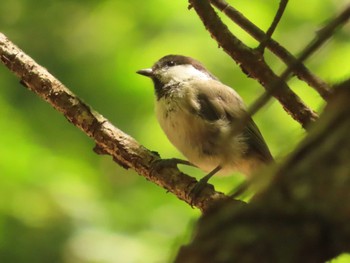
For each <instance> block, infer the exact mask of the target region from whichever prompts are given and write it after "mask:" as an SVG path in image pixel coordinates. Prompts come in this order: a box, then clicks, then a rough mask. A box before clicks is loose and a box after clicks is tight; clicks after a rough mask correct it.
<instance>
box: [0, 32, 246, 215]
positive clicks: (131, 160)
mask: <svg viewBox="0 0 350 263" xmlns="http://www.w3.org/2000/svg"><path fill="white" fill-rule="evenodd" d="M0 59H1V61H2V62H3V64H4V65H5V66H6V67H7V68H9V69H10V70H11V71H12V72H13V73H15V74H16V75H17V77H19V78H20V79H21V83H22V84H23V85H24V86H26V87H27V88H28V89H29V90H31V91H33V92H35V93H36V94H37V95H38V96H39V97H41V98H42V99H44V100H45V101H46V102H48V103H49V104H51V106H53V107H54V108H55V109H56V110H57V111H59V112H61V113H62V114H63V115H64V116H65V117H66V118H67V119H68V121H70V122H71V123H72V124H73V125H75V126H76V127H78V128H79V129H80V130H82V131H83V132H84V133H85V134H86V135H88V136H89V137H91V138H92V139H93V140H94V141H95V143H96V148H95V149H96V150H98V152H99V153H104V154H109V155H111V156H112V157H113V160H114V161H115V162H117V163H118V164H120V165H121V166H122V167H124V168H126V169H128V168H131V169H133V170H135V171H136V172H137V173H138V174H139V175H142V176H144V177H145V178H146V179H147V180H149V181H152V182H153V183H155V184H157V185H159V186H161V187H163V188H164V189H166V190H167V191H169V192H171V193H173V194H174V195H176V196H177V197H178V198H179V199H181V200H183V201H185V202H187V203H188V204H190V205H193V206H195V207H197V208H199V209H200V210H201V211H203V212H204V211H206V210H207V209H208V208H209V207H210V206H211V205H212V204H213V203H214V202H215V201H218V200H227V199H228V197H227V196H225V195H224V194H222V193H220V192H216V191H215V190H214V187H213V186H212V185H209V184H207V185H206V187H205V188H204V189H203V191H202V192H201V193H200V195H199V196H198V197H196V198H195V199H193V198H192V196H191V195H190V193H191V190H192V188H193V187H194V185H195V184H196V183H197V181H196V179H195V178H193V177H190V176H188V175H186V174H183V173H181V172H180V171H179V170H178V169H177V168H176V167H173V166H168V167H165V168H162V169H161V170H159V169H156V167H157V165H155V164H156V163H157V162H158V161H159V160H160V157H159V156H158V155H157V154H155V153H154V152H152V151H150V150H148V149H146V148H145V147H143V146H142V145H140V144H139V143H138V142H137V141H136V140H135V139H133V138H132V137H130V136H129V135H127V134H125V133H123V132H122V131H121V130H119V129H118V128H116V127H114V126H113V125H112V124H111V123H110V122H109V121H108V120H107V119H106V118H104V117H103V116H102V115H100V114H99V113H97V112H96V111H94V110H93V109H92V108H91V107H90V106H89V105H87V104H85V103H84V102H83V101H82V100H81V99H79V98H78V97H77V96H76V95H75V94H73V93H72V92H71V91H70V90H68V89H67V88H66V87H65V86H64V85H63V84H62V83H61V82H59V81H58V80H57V79H56V78H55V77H54V76H52V75H51V74H50V73H49V72H48V71H47V70H46V69H45V68H43V67H41V66H40V65H38V64H37V63H36V62H35V61H34V60H33V59H32V58H30V57H29V56H28V55H26V54H25V53H24V52H23V51H22V50H20V49H19V48H18V47H16V46H15V45H14V44H13V43H12V42H11V41H9V40H8V39H7V38H6V36H5V35H3V34H1V33H0ZM232 201H233V202H235V201H234V200H232ZM236 202H237V203H241V202H240V201H236Z"/></svg>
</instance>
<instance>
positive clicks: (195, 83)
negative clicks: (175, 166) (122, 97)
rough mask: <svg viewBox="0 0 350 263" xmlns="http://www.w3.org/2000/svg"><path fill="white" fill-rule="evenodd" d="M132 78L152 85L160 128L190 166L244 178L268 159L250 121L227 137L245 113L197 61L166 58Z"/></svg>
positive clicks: (230, 92)
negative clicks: (141, 77) (239, 174)
mask: <svg viewBox="0 0 350 263" xmlns="http://www.w3.org/2000/svg"><path fill="white" fill-rule="evenodd" d="M138 73H139V74H142V75H145V76H147V77H150V78H151V79H152V80H153V82H154V86H155V94H156V103H155V106H156V114H157V118H158V121H159V123H160V126H161V127H162V129H163V130H164V132H165V134H166V135H167V137H168V139H169V140H170V141H171V142H172V144H173V145H174V146H175V147H176V148H177V149H178V150H179V151H180V152H182V154H183V155H184V156H185V157H186V158H187V159H188V160H189V161H190V162H191V163H193V164H194V165H196V166H198V167H199V168H201V169H202V170H204V171H206V172H211V173H212V174H214V173H215V172H217V171H218V173H222V174H228V173H232V172H233V171H239V172H242V173H244V174H246V175H250V174H251V172H253V171H254V170H256V169H258V168H259V167H260V166H261V165H264V164H266V163H269V162H271V161H272V160H273V158H272V155H271V153H270V151H269V149H268V147H267V145H266V143H265V140H264V139H263V137H262V135H261V133H260V131H259V129H258V127H257V126H256V124H255V123H254V121H253V120H252V119H250V120H249V123H248V125H247V126H246V127H245V128H244V130H243V132H242V133H240V134H238V135H234V133H232V129H233V128H234V127H233V124H234V123H235V121H236V120H239V118H241V117H242V116H243V115H244V114H245V113H246V109H245V106H244V103H243V101H242V99H241V97H240V96H239V95H238V94H237V93H236V92H235V91H234V90H233V89H232V88H230V87H228V86H226V85H224V84H222V83H221V82H220V81H219V80H218V79H217V78H216V77H215V76H214V75H212V74H211V73H210V72H209V71H207V70H206V69H205V67H204V66H203V65H202V64H201V63H200V62H198V61H197V60H194V59H192V58H190V57H185V56H180V55H168V56H165V57H163V58H161V59H160V60H159V61H158V62H156V63H155V64H154V66H153V67H152V68H151V69H143V70H140V71H138ZM213 171H214V172H213ZM212 174H211V175H212ZM211 175H210V176H211ZM210 176H209V177H208V178H210ZM208 178H207V179H208Z"/></svg>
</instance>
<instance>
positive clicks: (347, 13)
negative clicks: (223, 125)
mask: <svg viewBox="0 0 350 263" xmlns="http://www.w3.org/2000/svg"><path fill="white" fill-rule="evenodd" d="M349 18H350V7H348V8H346V9H345V10H344V11H343V12H341V13H340V14H339V15H338V16H336V17H335V18H334V19H332V20H331V21H330V22H329V23H328V24H327V25H326V26H324V27H323V28H322V29H321V30H319V31H318V34H316V36H315V38H314V39H313V40H312V41H311V42H310V44H309V45H308V46H307V47H305V48H304V50H303V51H302V52H301V54H300V56H299V57H298V59H297V60H296V61H295V62H294V63H292V64H291V65H289V67H288V68H287V69H286V70H285V71H283V73H282V74H281V75H280V77H279V81H285V80H287V79H288V77H289V75H290V74H291V73H292V72H293V69H294V68H295V67H297V66H298V65H300V64H301V63H302V62H303V61H304V60H306V59H307V58H308V57H310V56H311V55H312V54H313V53H314V52H315V51H316V50H317V49H318V48H319V47H320V46H322V45H323V44H324V43H325V42H326V41H327V40H328V39H329V38H331V37H332V36H333V34H334V32H335V31H336V30H337V29H338V28H339V27H341V26H342V25H343V24H345V23H346V22H347V21H348V20H349ZM279 88H280V83H278V82H276V83H274V84H273V85H272V87H271V89H270V90H268V91H266V92H265V93H264V94H263V95H261V96H260V97H259V98H258V99H257V100H256V101H255V102H254V103H253V104H252V105H251V106H250V108H249V109H248V114H247V115H248V116H251V115H253V114H255V113H256V112H257V111H258V110H259V109H260V108H262V107H263V106H264V105H265V104H266V103H267V102H268V101H269V100H270V99H271V94H273V92H274V91H275V90H277V89H279ZM247 121H248V119H247V120H245V121H242V123H245V122H247ZM243 127H244V126H243Z"/></svg>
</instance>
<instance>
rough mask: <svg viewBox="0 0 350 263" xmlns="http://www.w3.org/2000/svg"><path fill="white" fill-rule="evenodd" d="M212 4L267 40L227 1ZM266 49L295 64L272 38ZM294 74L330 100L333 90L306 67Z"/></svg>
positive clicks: (243, 26)
mask: <svg viewBox="0 0 350 263" xmlns="http://www.w3.org/2000/svg"><path fill="white" fill-rule="evenodd" d="M210 2H211V3H212V4H213V5H214V6H215V7H217V8H218V9H219V10H220V11H222V12H223V13H224V14H225V15H227V16H228V17H229V18H230V19H231V20H232V21H233V22H235V23H236V24H237V25H239V26H240V27H241V28H242V29H243V30H245V31H246V32H247V33H248V34H250V35H251V36H252V37H254V38H255V39H256V40H258V41H259V42H263V41H264V40H265V39H267V37H266V35H265V33H264V31H262V30H261V29H260V28H258V27H257V26H256V25H254V24H253V23H252V22H251V21H249V20H248V19H247V18H246V17H245V16H244V15H243V14H242V13H240V12H239V11H238V10H236V9H235V8H233V7H232V6H230V5H229V4H228V3H227V2H226V1H225V0H210ZM266 47H267V48H268V49H269V50H270V51H271V52H272V53H274V54H275V55H276V56H277V57H279V58H280V59H281V60H282V61H283V62H284V63H285V64H286V65H287V66H289V65H290V64H292V63H295V61H296V58H295V57H294V56H293V55H292V54H291V53H290V52H289V51H288V50H287V49H285V48H284V47H283V46H281V45H280V44H279V43H278V42H277V41H275V40H273V39H272V38H270V39H269V41H267V43H266ZM294 73H295V75H296V76H297V77H298V78H299V79H301V80H303V81H305V82H306V83H307V84H308V85H309V86H310V87H312V88H314V89H315V90H316V91H317V92H318V93H319V94H320V96H321V97H322V98H323V99H325V100H327V99H328V98H329V96H330V94H331V90H330V87H329V86H328V84H327V83H325V82H324V81H323V80H321V79H320V78H319V77H317V76H316V75H314V74H312V73H311V72H310V71H309V70H308V69H307V68H306V67H305V65H303V64H299V65H298V66H297V67H296V68H295V69H294Z"/></svg>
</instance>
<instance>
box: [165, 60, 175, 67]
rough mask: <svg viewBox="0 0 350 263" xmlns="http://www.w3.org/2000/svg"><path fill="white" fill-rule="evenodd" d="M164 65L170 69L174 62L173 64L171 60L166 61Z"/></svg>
mask: <svg viewBox="0 0 350 263" xmlns="http://www.w3.org/2000/svg"><path fill="white" fill-rule="evenodd" d="M166 65H167V66H168V67H172V66H175V62H174V61H173V60H170V61H168V62H167V63H166Z"/></svg>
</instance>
